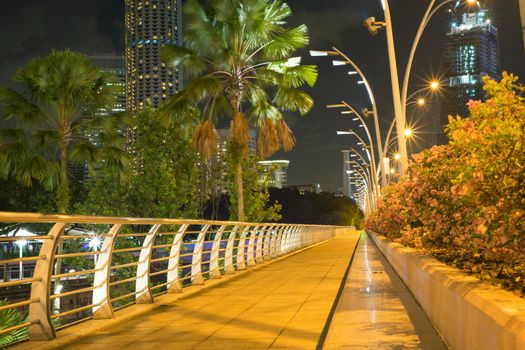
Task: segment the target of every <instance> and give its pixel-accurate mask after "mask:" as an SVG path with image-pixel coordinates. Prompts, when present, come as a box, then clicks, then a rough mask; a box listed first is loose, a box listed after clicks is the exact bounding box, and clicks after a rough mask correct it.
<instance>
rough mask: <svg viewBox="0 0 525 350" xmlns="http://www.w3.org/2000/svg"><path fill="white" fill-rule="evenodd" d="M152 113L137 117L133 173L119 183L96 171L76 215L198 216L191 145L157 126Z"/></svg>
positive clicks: (173, 131) (181, 135)
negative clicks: (79, 213)
mask: <svg viewBox="0 0 525 350" xmlns="http://www.w3.org/2000/svg"><path fill="white" fill-rule="evenodd" d="M155 113H157V112H156V111H155V110H153V109H146V110H144V111H143V112H141V113H139V114H138V115H137V116H136V117H134V118H135V121H134V123H133V124H134V127H135V132H136V135H137V138H136V141H135V142H134V145H133V152H134V154H133V155H132V157H133V169H134V171H133V174H132V175H131V176H130V179H129V181H127V182H125V183H119V182H118V181H116V179H115V177H114V176H115V175H114V174H111V173H109V174H107V173H104V172H98V173H97V175H96V176H93V178H92V180H91V181H90V182H89V184H88V189H89V190H88V195H87V199H86V201H85V202H84V203H82V204H81V205H79V207H78V210H79V211H80V212H82V213H84V214H96V215H118V216H139V217H169V218H174V217H185V218H193V217H195V216H196V208H197V200H196V196H197V194H198V193H197V192H198V191H197V183H198V176H197V168H196V167H197V162H198V158H197V156H196V155H195V153H194V152H193V151H192V149H191V146H190V143H189V140H188V139H187V138H186V137H185V136H184V132H183V130H182V129H181V128H180V127H179V126H176V125H172V126H169V127H167V128H166V127H164V126H162V125H160V124H158V123H157V121H156V117H155Z"/></svg>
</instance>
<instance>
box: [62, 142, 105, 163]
mask: <svg viewBox="0 0 525 350" xmlns="http://www.w3.org/2000/svg"><path fill="white" fill-rule="evenodd" d="M100 156H101V151H100V149H99V148H98V147H97V146H95V145H94V144H92V143H91V142H89V141H81V142H77V143H75V145H74V146H73V148H72V149H71V153H70V155H69V157H70V159H71V160H72V161H73V162H76V163H83V162H88V163H90V164H94V163H95V162H97V161H98V160H99V158H100Z"/></svg>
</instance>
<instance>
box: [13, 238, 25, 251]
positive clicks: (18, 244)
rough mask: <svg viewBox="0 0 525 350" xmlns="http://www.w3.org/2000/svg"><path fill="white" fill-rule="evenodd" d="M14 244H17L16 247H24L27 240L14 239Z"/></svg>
mask: <svg viewBox="0 0 525 350" xmlns="http://www.w3.org/2000/svg"><path fill="white" fill-rule="evenodd" d="M15 244H16V245H17V246H18V248H20V249H21V248H24V247H25V246H26V244H27V241H26V240H25V239H21V240H19V241H16V242H15Z"/></svg>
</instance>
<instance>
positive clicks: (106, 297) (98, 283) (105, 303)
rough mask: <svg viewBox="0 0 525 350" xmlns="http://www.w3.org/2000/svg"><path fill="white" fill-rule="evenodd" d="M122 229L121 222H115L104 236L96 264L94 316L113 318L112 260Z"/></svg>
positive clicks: (95, 317)
mask: <svg viewBox="0 0 525 350" xmlns="http://www.w3.org/2000/svg"><path fill="white" fill-rule="evenodd" d="M121 229H122V225H121V224H114V225H113V226H112V227H111V229H110V230H109V232H108V233H107V234H106V237H105V238H104V242H103V243H102V247H101V248H100V250H101V251H102V252H104V253H103V254H99V255H98V258H97V263H96V264H95V270H96V272H95V276H94V277H93V287H94V288H95V289H93V305H95V306H93V310H92V312H93V318H94V319H106V318H113V317H114V315H113V307H112V306H111V300H110V299H111V294H110V290H109V282H110V277H111V260H112V257H113V249H114V248H115V241H116V240H117V235H118V233H119V232H120V230H121Z"/></svg>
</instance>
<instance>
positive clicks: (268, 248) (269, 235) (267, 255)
mask: <svg viewBox="0 0 525 350" xmlns="http://www.w3.org/2000/svg"><path fill="white" fill-rule="evenodd" d="M274 232H275V226H268V229H267V230H266V233H265V234H264V247H263V260H270V259H271V258H272V243H273V242H272V239H273V236H274Z"/></svg>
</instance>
